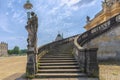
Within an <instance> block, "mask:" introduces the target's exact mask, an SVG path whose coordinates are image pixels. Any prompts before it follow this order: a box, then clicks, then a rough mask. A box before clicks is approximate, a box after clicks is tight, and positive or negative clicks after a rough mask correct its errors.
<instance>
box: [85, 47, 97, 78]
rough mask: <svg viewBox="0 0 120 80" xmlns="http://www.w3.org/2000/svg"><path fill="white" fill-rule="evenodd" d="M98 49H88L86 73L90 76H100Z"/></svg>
mask: <svg viewBox="0 0 120 80" xmlns="http://www.w3.org/2000/svg"><path fill="white" fill-rule="evenodd" d="M97 50H98V49H97V48H91V49H86V53H85V59H86V60H85V61H86V63H85V64H86V73H87V75H88V76H90V77H99V67H98V60H97Z"/></svg>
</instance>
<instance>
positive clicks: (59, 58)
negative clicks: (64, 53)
mask: <svg viewBox="0 0 120 80" xmlns="http://www.w3.org/2000/svg"><path fill="white" fill-rule="evenodd" d="M40 60H75V59H74V58H40Z"/></svg>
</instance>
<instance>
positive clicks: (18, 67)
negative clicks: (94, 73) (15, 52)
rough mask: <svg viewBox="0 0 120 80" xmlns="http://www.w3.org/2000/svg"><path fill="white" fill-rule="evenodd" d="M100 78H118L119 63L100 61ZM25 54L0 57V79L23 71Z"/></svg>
mask: <svg viewBox="0 0 120 80" xmlns="http://www.w3.org/2000/svg"><path fill="white" fill-rule="evenodd" d="M99 68H100V80H120V65H119V64H117V65H115V64H113V63H112V64H110V62H109V63H101V64H100V65H99ZM25 69H26V56H13V57H0V80H15V79H16V78H19V77H20V76H22V75H23V74H24V73H25Z"/></svg>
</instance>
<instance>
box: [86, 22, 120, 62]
mask: <svg viewBox="0 0 120 80" xmlns="http://www.w3.org/2000/svg"><path fill="white" fill-rule="evenodd" d="M84 47H87V48H98V59H100V60H108V59H119V60H120V24H119V25H117V26H116V27H115V28H113V29H111V30H109V31H108V32H106V33H104V34H102V35H101V36H99V37H97V38H95V39H92V40H91V41H90V42H88V43H87V44H85V45H84Z"/></svg>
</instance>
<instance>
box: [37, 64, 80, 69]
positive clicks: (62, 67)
mask: <svg viewBox="0 0 120 80" xmlns="http://www.w3.org/2000/svg"><path fill="white" fill-rule="evenodd" d="M38 69H40V70H42V69H80V67H79V66H78V65H71V66H66V65H62V66H38Z"/></svg>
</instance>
